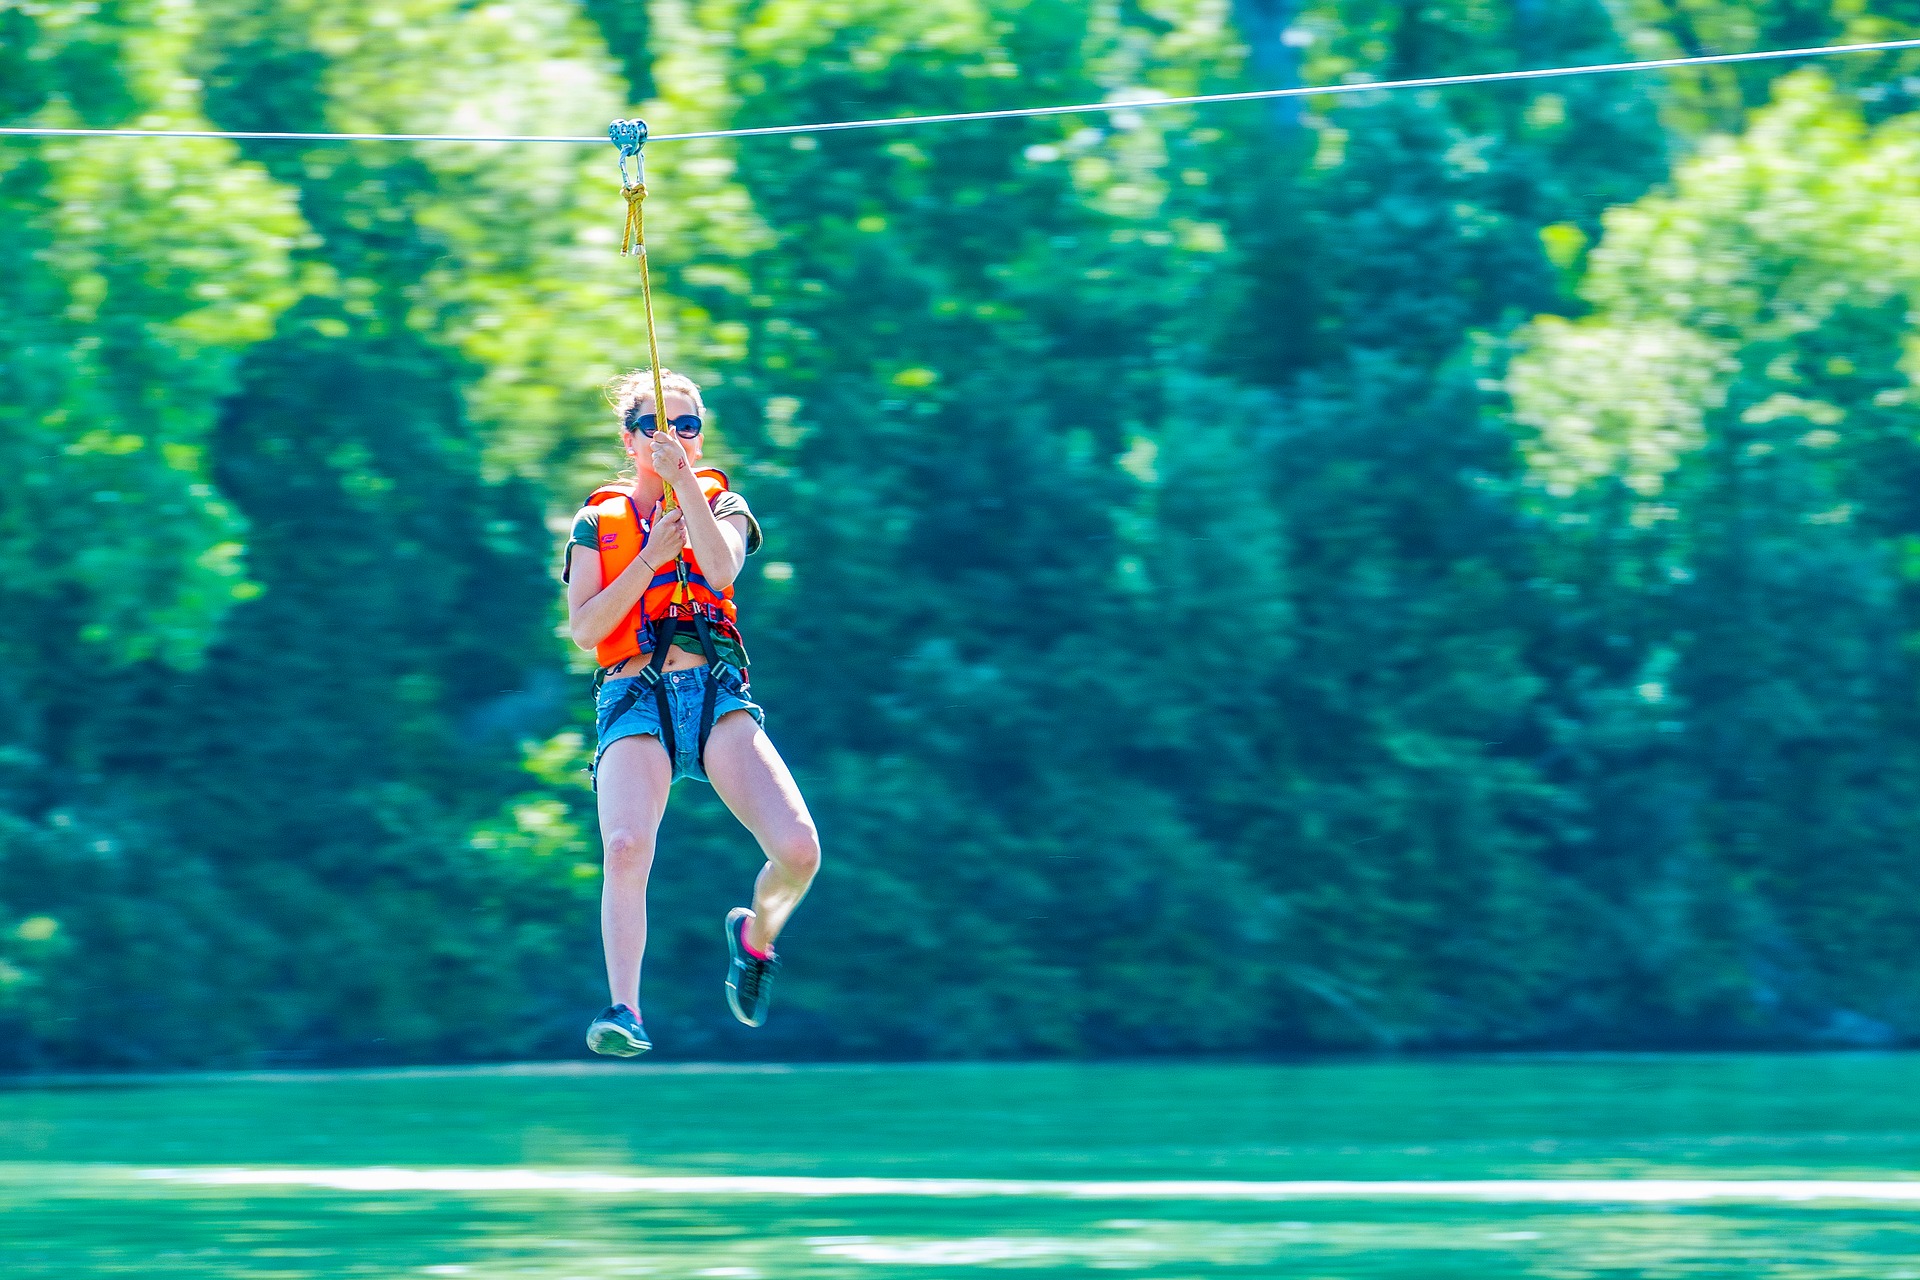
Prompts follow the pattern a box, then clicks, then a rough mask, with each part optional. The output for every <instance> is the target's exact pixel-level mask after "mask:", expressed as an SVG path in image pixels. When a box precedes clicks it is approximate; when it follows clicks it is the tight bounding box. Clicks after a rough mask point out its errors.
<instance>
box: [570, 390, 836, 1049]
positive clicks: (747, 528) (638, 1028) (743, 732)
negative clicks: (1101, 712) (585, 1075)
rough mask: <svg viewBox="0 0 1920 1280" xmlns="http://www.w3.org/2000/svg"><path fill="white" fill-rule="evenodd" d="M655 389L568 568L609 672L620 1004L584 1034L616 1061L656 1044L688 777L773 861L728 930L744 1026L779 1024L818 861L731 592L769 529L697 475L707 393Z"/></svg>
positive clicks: (602, 739) (618, 396)
mask: <svg viewBox="0 0 1920 1280" xmlns="http://www.w3.org/2000/svg"><path fill="white" fill-rule="evenodd" d="M660 385H661V387H662V389H663V391H664V393H665V395H664V399H665V401H666V420H667V426H668V428H669V430H666V431H658V430H656V424H657V420H658V419H657V415H656V413H655V405H654V380H653V374H652V371H651V370H645V369H643V370H640V371H638V372H636V373H632V374H629V375H627V376H626V377H624V378H622V379H620V380H619V381H618V382H617V383H615V384H614V386H613V388H612V389H611V393H610V394H611V397H612V399H613V402H614V408H615V410H616V411H617V412H618V414H619V418H620V428H621V430H620V439H621V443H622V444H623V445H624V446H625V448H626V452H627V456H628V458H630V459H631V460H632V462H633V471H634V475H633V478H632V479H631V480H622V481H618V482H615V483H613V484H608V485H603V486H601V487H600V488H599V489H596V490H595V491H594V492H593V494H592V496H590V497H589V498H588V499H587V504H586V506H584V507H582V508H581V509H580V513H579V515H577V516H575V517H574V521H573V536H572V537H571V538H570V539H569V540H568V542H567V559H566V565H565V568H564V570H563V572H562V577H563V579H564V580H565V581H566V584H567V614H568V618H569V623H570V627H571V629H572V633H573V641H574V643H575V644H577V645H579V646H580V647H581V648H582V649H588V650H591V651H592V652H593V654H594V656H595V657H596V658H597V659H598V661H599V663H600V684H599V695H598V704H597V706H596V708H595V710H596V715H595V723H596V726H597V730H598V734H599V742H598V744H597V746H596V748H595V751H594V766H593V777H594V788H595V790H596V791H597V792H598V794H599V801H600V838H601V842H602V844H603V846H604V848H605V852H606V862H605V867H606V878H605V882H604V884H603V885H602V888H601V893H600V932H601V940H602V943H603V945H604V946H605V948H606V954H607V985H608V987H609V988H610V989H611V992H612V1001H613V1003H612V1004H611V1005H610V1006H608V1008H607V1010H606V1012H604V1013H602V1014H601V1015H600V1016H599V1017H598V1018H595V1019H594V1020H593V1025H592V1026H590V1027H589V1028H587V1045H588V1047H589V1048H591V1049H592V1050H593V1051H594V1052H595V1053H605V1054H612V1055H614V1056H616V1057H622V1058H626V1057H632V1056H633V1055H635V1054H638V1053H644V1052H646V1051H647V1050H648V1049H651V1048H652V1047H653V1045H652V1042H651V1041H649V1040H648V1039H647V1032H646V1028H645V1026H644V1025H643V1024H642V1023H641V1020H640V960H641V956H642V955H643V954H644V953H645V951H646V948H647V873H648V871H649V870H650V869H651V868H652V866H653V852H654V838H655V835H656V833H657V832H658V830H659V826H660V819H661V816H662V815H663V814H665V813H666V809H667V794H668V791H669V790H670V789H671V788H672V786H673V783H674V782H675V781H676V780H678V779H680V778H699V779H703V780H705V781H707V782H709V783H711V784H712V786H713V789H714V790H715V791H717V792H719V793H720V798H721V799H722V800H724V801H725V802H726V805H727V808H729V809H731V810H732V811H733V815H734V817H736V818H738V819H739V820H740V821H741V823H742V824H743V825H744V826H745V827H746V828H747V830H748V831H750V832H752V833H753V836H754V838H755V839H756V840H758V841H759V842H760V848H761V849H762V850H763V851H764V852H765V853H766V856H767V863H766V865H765V866H764V867H762V868H761V869H760V876H759V879H757V880H756V881H755V882H754V886H753V905H752V906H751V907H735V908H734V909H733V910H732V911H730V912H728V913H727V922H726V938H727V952H728V957H729V963H728V967H727V983H726V990H727V1003H728V1005H729V1006H731V1007H732V1009H733V1015H734V1017H736V1018H738V1019H739V1020H740V1021H742V1022H744V1023H746V1024H747V1025H748V1026H750V1027H757V1026H759V1025H760V1024H761V1023H763V1022H765V1021H766V1018H767V1007H768V1003H769V1001H770V999H771V996H772V989H773V973H774V969H775V967H776V965H777V964H778V963H779V962H778V961H777V960H776V959H775V955H774V949H773V944H774V939H775V938H777V937H778V936H779V935H780V930H781V929H782V928H783V927H784V926H785V925H786V923H787V917H788V916H790V915H792V914H793V909H794V908H795V907H796V906H798V905H799V904H800V899H801V898H803V897H805V896H806V892H807V886H808V885H810V884H811V883H812V882H813V877H814V873H815V871H817V870H818V869H819V866H820V837H819V835H818V833H816V832H815V830H814V826H813V818H812V816H811V815H809V814H808V812H807V802H806V801H805V800H804V799H802V798H801V796H800V789H799V788H798V787H797V786H795V785H794V781H793V775H792V774H791V773H789V772H788V771H787V766H786V764H785V763H784V762H783V761H782V760H781V759H780V753H779V752H778V751H775V750H774V748H773V743H772V742H771V741H770V740H769V739H768V738H767V735H766V732H765V731H764V730H763V729H762V728H761V723H762V721H763V720H764V719H765V715H764V713H763V712H762V711H761V709H760V708H759V707H758V706H756V705H755V704H754V703H753V701H752V698H751V695H750V692H749V690H748V687H747V654H746V648H745V645H744V644H743V643H742V641H741V639H740V629H739V627H738V626H737V625H736V623H735V610H734V604H733V584H734V581H735V580H736V579H737V578H738V577H739V574H740V570H741V566H742V565H744V564H745V562H746V558H747V557H748V556H749V555H751V554H753V553H754V552H755V551H757V550H759V548H760V525H759V523H758V522H757V521H756V520H755V519H754V518H753V512H752V511H751V510H749V509H748V507H747V503H746V499H744V498H742V497H741V496H740V495H739V494H737V493H735V492H733V490H732V489H730V488H728V486H727V477H726V474H725V473H724V472H721V471H717V470H712V469H697V468H696V466H695V464H696V463H698V461H699V460H700V455H701V453H702V452H703V450H704V439H703V437H702V435H701V428H702V426H703V425H704V418H705V413H706V409H705V406H704V405H703V404H702V403H701V399H700V388H699V387H697V386H695V385H694V384H693V382H692V381H691V380H690V379H688V378H685V377H683V376H681V375H680V374H677V373H671V372H668V371H667V370H665V369H662V370H661V371H660ZM583 549H584V550H585V551H586V552H587V553H588V554H585V555H581V554H577V553H578V552H580V551H582V550H583Z"/></svg>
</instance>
